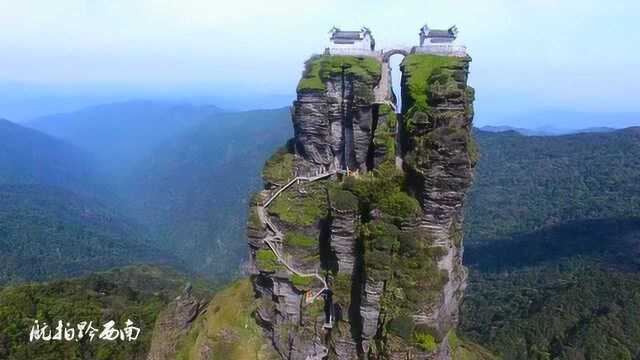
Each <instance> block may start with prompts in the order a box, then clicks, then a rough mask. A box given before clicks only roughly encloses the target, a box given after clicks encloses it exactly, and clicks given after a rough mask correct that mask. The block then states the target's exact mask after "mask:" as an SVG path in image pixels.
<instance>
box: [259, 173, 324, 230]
mask: <svg viewBox="0 0 640 360" xmlns="http://www.w3.org/2000/svg"><path fill="white" fill-rule="evenodd" d="M305 191H306V193H305V194H302V193H299V192H297V191H295V190H294V189H289V190H287V191H285V192H283V193H281V194H280V196H278V198H277V199H276V200H274V201H273V203H271V205H270V206H269V208H268V211H269V214H271V215H275V216H277V217H279V218H280V220H282V221H285V222H287V223H290V224H293V225H303V226H307V225H313V224H315V223H316V222H317V221H318V220H320V219H321V218H323V217H324V216H326V214H327V196H326V191H325V190H324V185H322V183H313V184H311V185H309V186H307V187H306V190H305Z"/></svg>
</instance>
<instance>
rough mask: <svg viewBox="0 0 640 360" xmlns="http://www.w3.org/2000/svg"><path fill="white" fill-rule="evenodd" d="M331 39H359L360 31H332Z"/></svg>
mask: <svg viewBox="0 0 640 360" xmlns="http://www.w3.org/2000/svg"><path fill="white" fill-rule="evenodd" d="M331 38H332V39H344V40H360V39H362V36H361V33H360V31H336V32H335V33H333V36H332V37H331Z"/></svg>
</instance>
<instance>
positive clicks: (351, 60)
mask: <svg viewBox="0 0 640 360" xmlns="http://www.w3.org/2000/svg"><path fill="white" fill-rule="evenodd" d="M343 67H344V71H345V75H347V76H353V77H355V78H357V79H358V81H359V82H361V83H364V84H366V85H369V86H370V87H373V86H375V85H376V84H377V83H378V81H380V76H381V68H382V64H381V63H380V62H379V61H378V60H377V59H375V58H372V57H356V56H334V55H321V56H314V57H311V58H310V59H309V60H307V62H306V63H305V70H304V72H303V74H302V79H300V82H299V83H298V92H323V91H326V85H325V82H326V81H328V80H329V79H331V78H332V77H335V76H339V75H341V73H342V71H343Z"/></svg>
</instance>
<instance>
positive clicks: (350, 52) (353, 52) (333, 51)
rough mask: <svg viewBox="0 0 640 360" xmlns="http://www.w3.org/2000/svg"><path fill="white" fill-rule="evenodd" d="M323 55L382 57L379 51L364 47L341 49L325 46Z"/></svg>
mask: <svg viewBox="0 0 640 360" xmlns="http://www.w3.org/2000/svg"><path fill="white" fill-rule="evenodd" d="M324 53H325V55H345V56H369V57H376V58H379V57H382V52H381V51H376V50H365V49H342V48H326V49H325V50H324Z"/></svg>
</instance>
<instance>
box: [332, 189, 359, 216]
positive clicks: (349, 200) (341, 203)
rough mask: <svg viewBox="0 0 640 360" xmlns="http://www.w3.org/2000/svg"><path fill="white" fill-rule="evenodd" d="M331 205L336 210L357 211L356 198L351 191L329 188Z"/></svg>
mask: <svg viewBox="0 0 640 360" xmlns="http://www.w3.org/2000/svg"><path fill="white" fill-rule="evenodd" d="M329 199H330V201H331V206H332V207H333V208H334V209H336V210H338V211H357V210H358V198H357V197H356V196H355V195H353V193H351V192H349V191H346V190H342V189H340V188H336V187H332V188H331V189H330V190H329Z"/></svg>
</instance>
